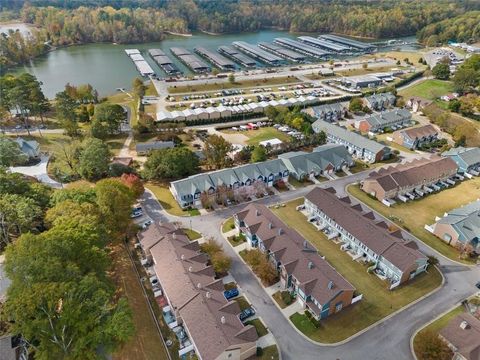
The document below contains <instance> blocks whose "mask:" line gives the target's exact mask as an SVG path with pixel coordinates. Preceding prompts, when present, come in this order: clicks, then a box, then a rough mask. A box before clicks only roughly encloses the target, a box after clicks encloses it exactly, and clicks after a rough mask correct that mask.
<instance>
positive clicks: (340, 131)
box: [312, 120, 387, 154]
mask: <svg viewBox="0 0 480 360" xmlns="http://www.w3.org/2000/svg"><path fill="white" fill-rule="evenodd" d="M312 128H313V130H314V131H315V132H320V131H322V130H323V131H325V133H327V134H332V135H333V136H335V137H338V138H340V139H342V140H344V141H346V142H348V143H350V144H352V145H355V146H357V147H359V148H362V149H366V150H368V151H370V152H372V153H374V154H376V153H378V152H379V151H381V150H383V149H385V148H387V147H386V146H385V145H382V144H379V143H377V142H376V141H373V140H370V139H368V138H366V137H364V136H362V135H360V134H358V133H355V132H353V131H349V130H347V129H345V128H343V127H340V126H337V125H334V124H330V123H328V122H326V121H322V120H317V121H315V122H314V123H313V124H312Z"/></svg>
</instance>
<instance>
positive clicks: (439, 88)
mask: <svg viewBox="0 0 480 360" xmlns="http://www.w3.org/2000/svg"><path fill="white" fill-rule="evenodd" d="M452 91H453V85H452V82H451V81H443V80H436V79H430V80H425V81H422V82H419V83H417V84H415V85H412V86H409V87H407V88H405V89H403V90H400V91H399V92H398V95H401V96H403V97H404V98H406V99H408V98H410V97H413V96H419V97H421V98H424V99H427V100H434V99H436V98H438V97H440V96H442V95H446V94H448V93H450V92H452Z"/></svg>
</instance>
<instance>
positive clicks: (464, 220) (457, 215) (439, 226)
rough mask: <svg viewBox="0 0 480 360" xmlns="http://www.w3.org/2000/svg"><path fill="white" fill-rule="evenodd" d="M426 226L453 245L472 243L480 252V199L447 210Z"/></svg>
mask: <svg viewBox="0 0 480 360" xmlns="http://www.w3.org/2000/svg"><path fill="white" fill-rule="evenodd" d="M435 220H436V222H435V223H434V224H433V225H431V226H428V227H426V228H427V229H428V230H430V231H431V232H432V233H433V234H434V235H435V236H437V237H439V238H440V239H442V240H443V241H445V242H447V243H448V244H450V245H452V246H456V245H457V244H463V245H466V244H468V245H470V246H472V248H473V249H474V251H475V252H477V253H480V199H477V200H476V201H473V202H471V203H469V204H467V205H465V206H461V207H459V208H456V209H453V210H451V211H449V212H446V213H445V214H444V215H443V217H441V218H438V217H437V218H436V219H435Z"/></svg>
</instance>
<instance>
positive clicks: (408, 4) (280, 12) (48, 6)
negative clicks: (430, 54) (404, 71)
mask: <svg viewBox="0 0 480 360" xmlns="http://www.w3.org/2000/svg"><path fill="white" fill-rule="evenodd" d="M8 5H9V3H7V5H6V6H7V7H8ZM82 5H85V6H82ZM95 5H96V6H95ZM17 6H18V4H17ZM479 6H480V5H479V4H478V2H474V1H469V0H464V1H460V2H458V1H453V0H441V1H437V2H436V3H435V6H430V4H429V3H428V2H416V1H405V0H404V1H393V0H385V1H381V2H369V1H359V2H355V3H352V2H350V1H344V0H338V1H329V2H324V1H320V0H316V1H310V0H296V1H293V0H267V1H254V0H251V1H236V0H230V1H220V0H215V1H200V0H178V1H132V2H125V1H102V2H97V1H76V2H67V3H65V2H64V1H33V2H29V3H25V4H24V5H23V7H22V8H21V9H18V7H15V6H13V5H12V6H11V7H13V8H16V9H17V11H18V12H19V17H20V19H21V20H22V21H24V22H26V23H28V24H32V25H34V26H35V27H36V29H37V30H35V29H34V30H32V35H31V36H29V37H27V38H24V37H22V35H21V34H19V33H18V32H17V33H14V32H12V33H10V34H6V35H3V36H2V37H0V47H1V48H2V49H3V56H2V57H1V58H0V64H3V65H7V66H10V65H14V64H19V63H24V62H26V61H28V60H29V59H31V58H33V57H35V56H38V55H40V54H43V53H45V52H46V51H47V50H48V46H47V45H53V46H59V45H71V44H85V43H92V42H93V43H100V42H114V43H135V42H148V41H159V40H162V39H163V38H164V34H165V32H176V33H188V32H191V31H198V30H200V31H208V32H215V33H233V32H247V31H258V30H261V29H266V28H279V29H282V30H287V31H291V32H336V33H343V34H348V35H355V36H363V37H372V38H385V37H398V36H406V35H414V34H415V33H416V32H417V31H419V30H421V29H422V28H424V27H425V26H427V25H430V24H435V23H437V22H439V21H441V20H444V19H450V18H452V17H455V16H458V15H462V14H463V13H465V11H468V10H475V9H478V8H479Z"/></svg>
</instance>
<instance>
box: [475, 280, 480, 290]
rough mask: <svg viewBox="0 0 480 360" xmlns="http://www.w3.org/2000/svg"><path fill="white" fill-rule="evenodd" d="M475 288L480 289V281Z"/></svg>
mask: <svg viewBox="0 0 480 360" xmlns="http://www.w3.org/2000/svg"><path fill="white" fill-rule="evenodd" d="M475 286H476V287H477V288H478V289H480V281H479V282H477V283H476V284H475Z"/></svg>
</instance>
